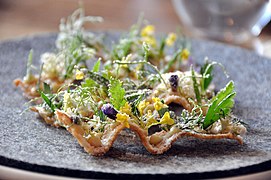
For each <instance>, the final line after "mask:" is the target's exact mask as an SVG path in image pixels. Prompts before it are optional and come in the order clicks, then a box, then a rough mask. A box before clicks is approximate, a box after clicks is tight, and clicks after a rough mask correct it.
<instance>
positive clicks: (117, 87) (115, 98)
mask: <svg viewBox="0 0 271 180" xmlns="http://www.w3.org/2000/svg"><path fill="white" fill-rule="evenodd" d="M109 81H110V85H109V89H108V91H109V93H110V94H109V95H110V102H111V104H112V105H113V106H114V108H116V109H117V110H120V107H122V106H124V105H125V103H126V99H125V98H124V96H125V89H124V88H123V87H122V83H121V82H120V80H118V79H113V78H111V79H110V80H109Z"/></svg>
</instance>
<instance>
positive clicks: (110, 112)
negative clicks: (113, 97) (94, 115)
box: [101, 103, 118, 119]
mask: <svg viewBox="0 0 271 180" xmlns="http://www.w3.org/2000/svg"><path fill="white" fill-rule="evenodd" d="M101 110H102V112H103V113H104V114H105V115H106V116H108V117H109V118H111V119H116V115H117V114H118V111H116V110H115V109H114V107H113V106H112V104H109V103H107V104H104V105H103V106H102V108H101Z"/></svg>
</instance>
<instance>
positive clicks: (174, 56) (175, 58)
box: [162, 48, 182, 73]
mask: <svg viewBox="0 0 271 180" xmlns="http://www.w3.org/2000/svg"><path fill="white" fill-rule="evenodd" d="M181 52H182V48H180V49H178V50H177V51H176V52H175V54H174V55H173V58H172V59H171V60H170V61H169V62H168V63H167V65H166V67H165V68H164V69H163V70H162V73H167V72H169V70H170V68H171V67H172V66H173V64H174V63H175V62H177V60H178V57H179V56H180V53H181Z"/></svg>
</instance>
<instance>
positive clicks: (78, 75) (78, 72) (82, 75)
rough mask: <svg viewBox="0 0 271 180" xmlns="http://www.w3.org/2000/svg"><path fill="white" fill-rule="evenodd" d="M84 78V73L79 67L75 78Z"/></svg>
mask: <svg viewBox="0 0 271 180" xmlns="http://www.w3.org/2000/svg"><path fill="white" fill-rule="evenodd" d="M83 78H84V73H83V72H82V71H80V70H78V69H76V74H75V79H76V80H82V79H83Z"/></svg>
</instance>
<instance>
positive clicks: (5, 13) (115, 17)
mask: <svg viewBox="0 0 271 180" xmlns="http://www.w3.org/2000/svg"><path fill="white" fill-rule="evenodd" d="M264 1H266V2H267V1H268V0H264ZM78 2H79V1H78V0H0V22H1V25H0V27H1V28H0V40H6V39H11V38H17V37H22V36H27V35H32V34H40V33H46V32H57V31H58V25H59V21H60V19H61V18H62V17H67V16H68V15H70V14H71V13H72V12H73V11H74V10H75V9H76V8H78ZM80 2H82V3H83V5H84V7H85V12H86V14H87V15H99V16H102V17H103V18H104V19H105V21H104V23H101V24H95V25H91V26H87V27H86V28H87V29H90V30H121V31H125V30H128V28H129V27H130V26H131V25H132V24H134V23H135V22H136V20H137V18H138V16H139V14H140V13H141V12H143V13H144V15H145V18H146V19H147V20H149V21H150V22H151V24H153V25H155V27H156V30H157V31H158V32H162V33H163V32H172V31H176V28H177V27H178V26H180V23H181V20H180V18H179V17H178V15H177V13H176V11H175V9H176V8H174V5H173V3H172V1H170V0H148V1H142V0H110V1H109V0H107V1H106V0H104V1H101V0H81V1H80ZM175 6H176V4H175ZM270 12H271V9H270ZM188 35H189V36H193V34H189V33H188ZM228 43H231V42H228ZM239 45H240V46H243V47H248V48H254V49H257V51H258V52H259V53H260V54H263V55H265V56H269V57H271V23H269V24H268V25H267V26H266V27H265V28H264V29H263V31H262V32H261V33H260V35H259V37H258V38H257V41H256V43H255V46H256V47H255V46H254V45H253V46H251V45H248V44H244V43H243V44H239Z"/></svg>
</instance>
